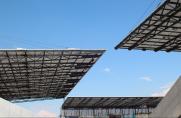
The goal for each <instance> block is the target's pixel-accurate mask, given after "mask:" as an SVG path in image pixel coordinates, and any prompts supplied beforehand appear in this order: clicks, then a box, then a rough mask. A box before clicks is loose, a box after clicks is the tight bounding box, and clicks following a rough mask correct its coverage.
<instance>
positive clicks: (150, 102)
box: [62, 97, 162, 109]
mask: <svg viewBox="0 0 181 118" xmlns="http://www.w3.org/2000/svg"><path fill="white" fill-rule="evenodd" d="M161 99H162V97H68V98H67V99H66V101H65V102H64V103H63V105H62V108H63V109H72V108H74V109H81V108H92V109H94V108H105V109H106V108H121V109H129V108H145V107H146V108H155V107H156V106H157V104H158V103H159V102H160V101H161Z"/></svg>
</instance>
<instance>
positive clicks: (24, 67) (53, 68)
mask: <svg viewBox="0 0 181 118" xmlns="http://www.w3.org/2000/svg"><path fill="white" fill-rule="evenodd" d="M103 52H104V50H0V97H2V98H4V99H6V100H10V101H14V102H22V101H32V100H40V99H41V100H42V99H54V98H63V97H65V96H66V95H67V94H68V93H69V92H70V91H71V90H72V88H73V87H74V86H75V85H76V84H77V83H78V82H79V80H80V79H81V78H82V77H83V76H84V75H85V73H86V72H87V71H88V70H89V69H90V68H91V67H92V65H93V64H94V63H95V62H96V61H97V60H98V58H99V57H100V56H101V55H102V54H103Z"/></svg>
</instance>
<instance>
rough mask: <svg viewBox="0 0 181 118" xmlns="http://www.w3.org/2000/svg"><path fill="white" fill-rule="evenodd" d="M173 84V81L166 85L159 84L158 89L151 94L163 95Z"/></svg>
mask: <svg viewBox="0 0 181 118" xmlns="http://www.w3.org/2000/svg"><path fill="white" fill-rule="evenodd" d="M173 84H174V82H170V83H168V84H166V85H163V86H161V87H160V90H159V91H157V92H155V93H153V94H152V95H151V96H165V95H166V94H167V93H168V91H169V90H170V89H171V88H172V86H173Z"/></svg>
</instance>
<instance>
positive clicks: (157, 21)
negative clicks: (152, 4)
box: [115, 0, 181, 52]
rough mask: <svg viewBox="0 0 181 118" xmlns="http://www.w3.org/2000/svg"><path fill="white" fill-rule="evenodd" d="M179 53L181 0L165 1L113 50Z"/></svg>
mask: <svg viewBox="0 0 181 118" xmlns="http://www.w3.org/2000/svg"><path fill="white" fill-rule="evenodd" d="M119 48H120V49H129V50H132V49H138V50H154V51H167V52H170V51H179V52H180V51H181V0H166V1H165V2H164V3H163V4H162V5H161V6H160V7H159V8H158V9H156V11H154V12H153V13H152V14H151V15H150V16H149V17H148V18H147V19H146V20H145V21H144V22H143V23H141V24H140V25H139V26H138V27H137V28H136V29H135V30H134V31H132V32H131V33H130V34H129V35H128V36H127V37H126V38H125V39H124V40H123V41H122V42H121V43H119V44H118V45H117V46H116V47H115V49H119Z"/></svg>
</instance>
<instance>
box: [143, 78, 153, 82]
mask: <svg viewBox="0 0 181 118" xmlns="http://www.w3.org/2000/svg"><path fill="white" fill-rule="evenodd" d="M140 79H142V80H144V81H147V82H151V81H153V80H152V79H151V78H150V77H141V78H140Z"/></svg>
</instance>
